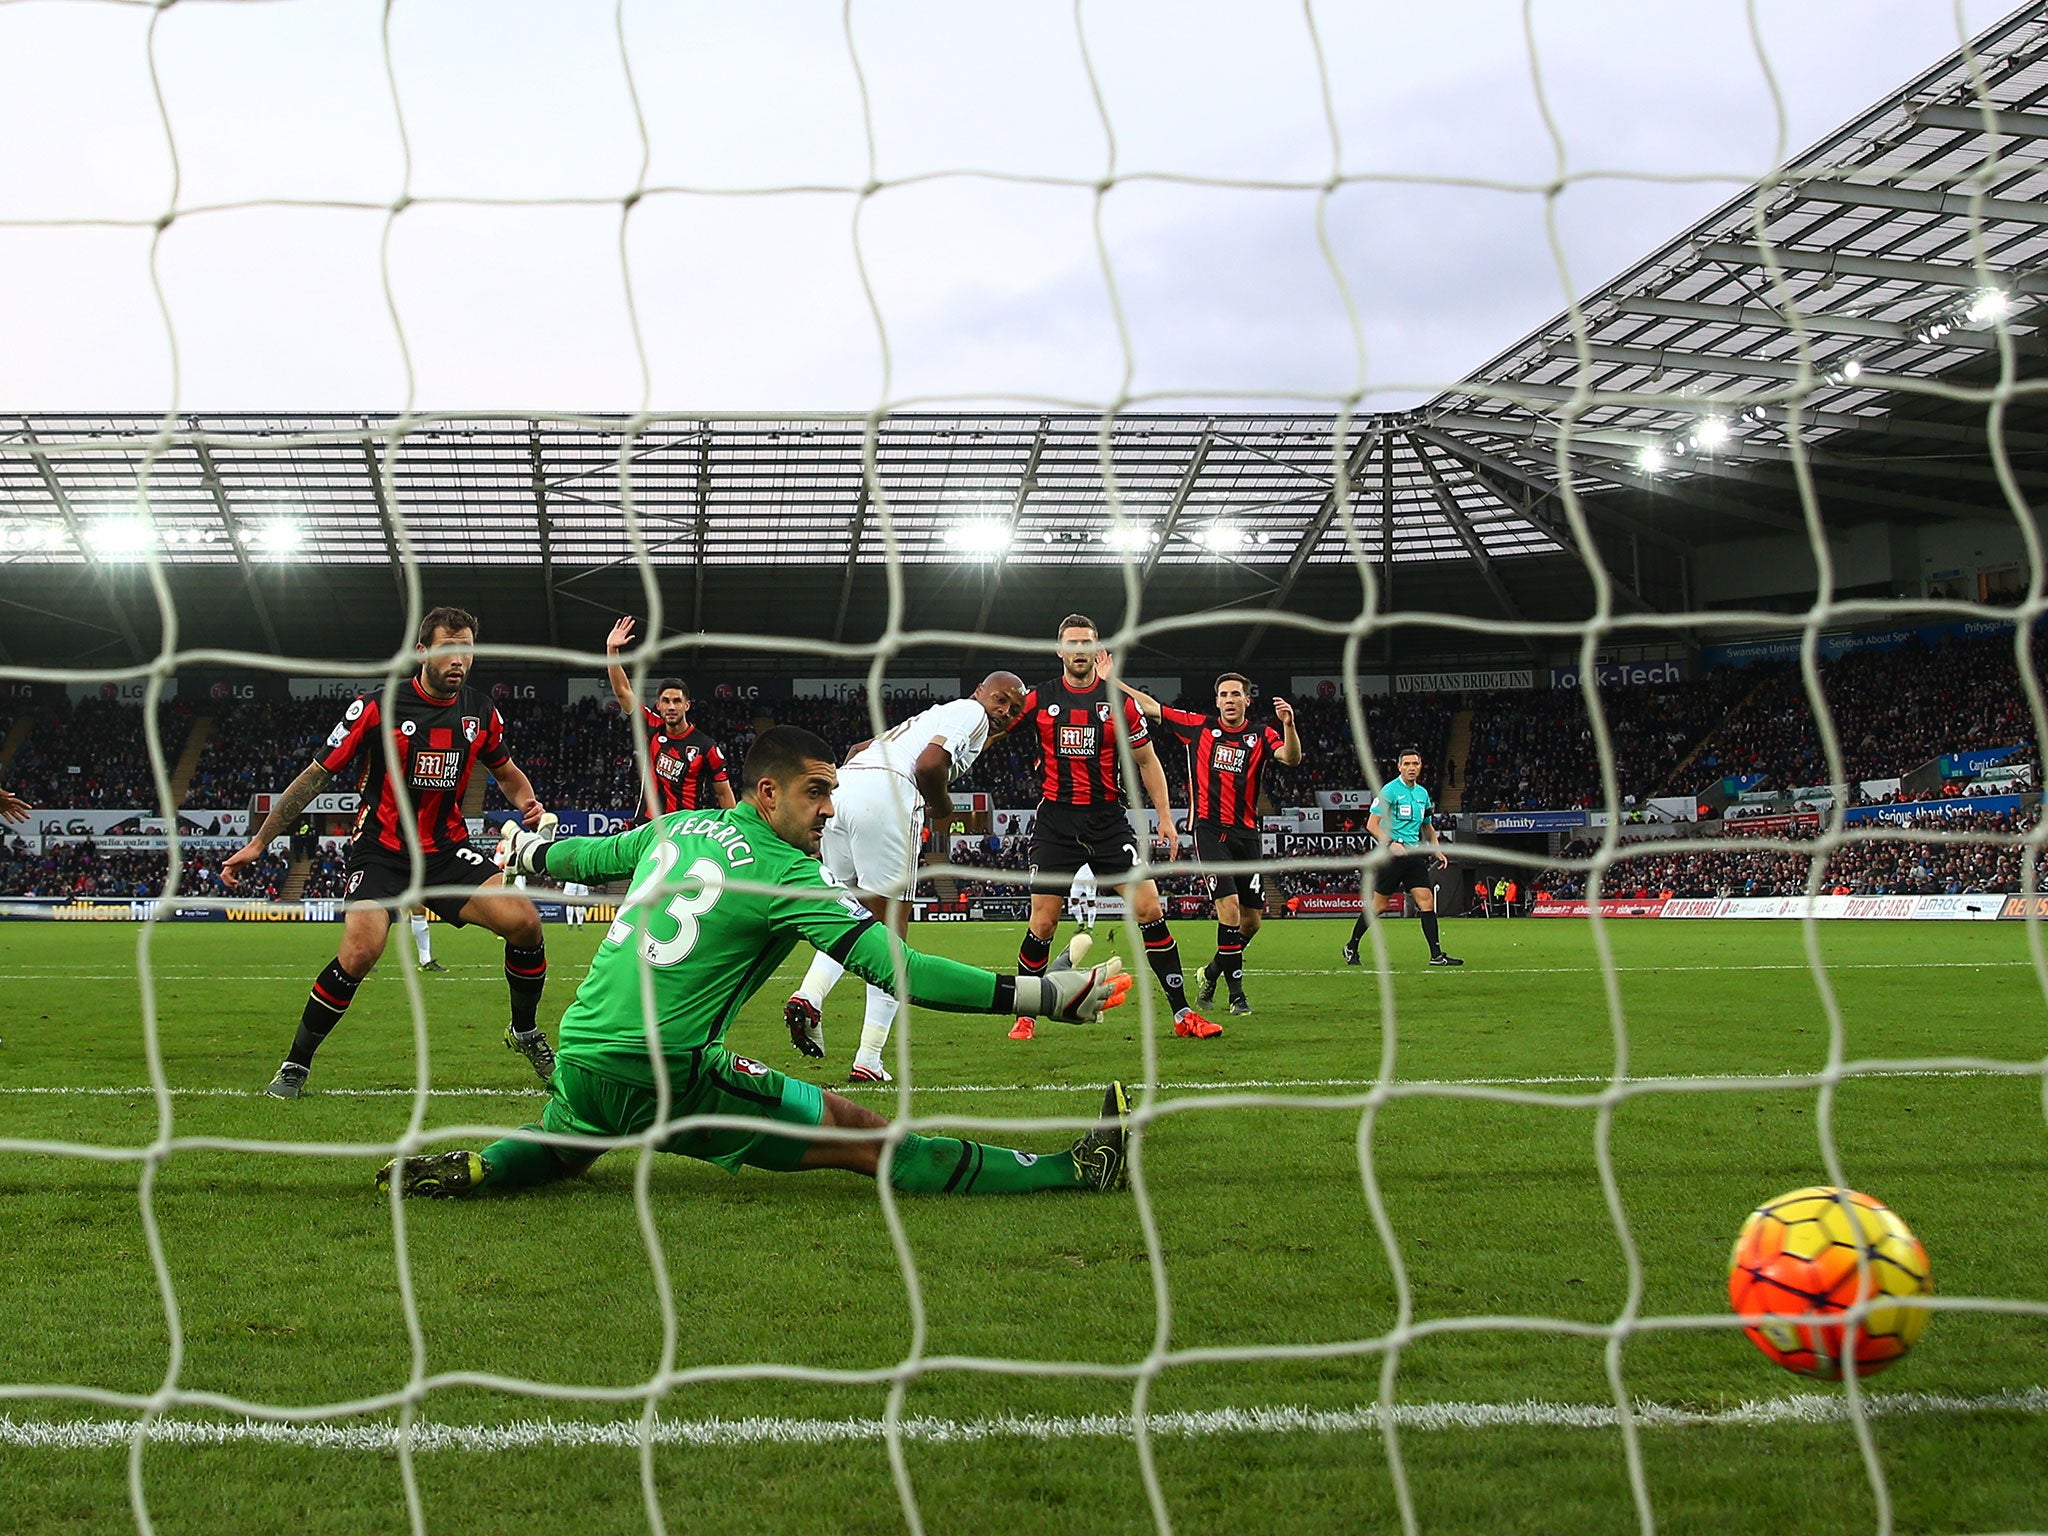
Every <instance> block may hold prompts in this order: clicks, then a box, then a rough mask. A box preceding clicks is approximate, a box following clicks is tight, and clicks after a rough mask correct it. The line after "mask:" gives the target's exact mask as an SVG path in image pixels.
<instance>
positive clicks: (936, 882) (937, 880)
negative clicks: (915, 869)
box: [932, 875, 960, 906]
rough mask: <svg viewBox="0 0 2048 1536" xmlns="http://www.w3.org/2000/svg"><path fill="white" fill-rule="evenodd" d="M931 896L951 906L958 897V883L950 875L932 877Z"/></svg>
mask: <svg viewBox="0 0 2048 1536" xmlns="http://www.w3.org/2000/svg"><path fill="white" fill-rule="evenodd" d="M932 894H933V895H934V896H936V897H938V898H939V900H941V901H943V902H945V903H946V904H947V905H948V906H951V905H952V904H953V902H954V901H955V900H956V899H957V898H958V897H959V895H960V882H959V881H958V880H955V879H954V878H953V877H952V876H951V875H934V876H932Z"/></svg>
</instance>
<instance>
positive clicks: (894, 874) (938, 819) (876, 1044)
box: [782, 672, 1024, 1083]
mask: <svg viewBox="0 0 2048 1536" xmlns="http://www.w3.org/2000/svg"><path fill="white" fill-rule="evenodd" d="M1023 713H1024V681H1023V679H1022V678H1020V677H1018V676H1017V675H1016V674H1015V673H1012V672H991V673H989V675H988V676H987V677H985V678H983V679H982V682H981V686H980V687H979V688H977V689H975V690H974V692H973V694H972V695H970V696H969V697H967V698H964V699H954V700H953V701H951V702H950V703H946V704H934V705H933V706H932V707H931V708H930V709H927V710H925V711H924V712H923V713H922V714H918V715H913V716H912V717H911V718H910V719H908V720H906V721H904V722H903V723H902V724H901V725H898V726H896V727H894V728H893V729H892V730H890V731H889V732H888V733H887V734H886V735H883V736H880V737H877V738H875V739H874V740H872V741H864V742H862V743H861V744H860V745H859V746H857V747H855V748H854V749H853V752H852V754H851V755H850V756H849V757H848V758H847V760H846V764H845V766H844V767H842V768H841V769H840V771H839V787H838V789H837V790H835V791H834V792H833V795H832V807H833V809H832V819H831V820H830V821H829V822H827V823H826V824H825V833H824V837H823V838H822V840H821V843H820V847H819V853H818V858H819V861H820V862H821V863H823V864H824V866H825V870H826V872H827V873H828V874H830V875H831V876H832V877H833V878H834V879H836V880H838V881H839V883H840V884H842V885H844V886H846V887H847V888H848V889H849V890H851V891H852V892H853V893H854V894H855V895H856V896H858V897H859V898H860V899H861V901H862V903H863V904H864V905H866V907H867V908H868V910H869V911H871V912H873V913H874V914H875V916H877V917H879V918H882V919H883V920H884V921H885V922H887V923H888V924H889V927H890V929H891V931H893V932H894V933H895V934H896V935H897V937H899V938H901V937H902V936H903V934H904V931H905V930H906V928H907V927H908V926H909V921H910V908H909V907H908V905H906V902H907V901H908V899H909V897H910V894H911V892H912V891H913V890H914V889H915V888H916V886H917V865H918V855H919V852H920V849H921V847H922V845H923V841H924V833H925V831H926V829H927V828H929V829H930V831H931V835H932V837H933V838H934V839H938V838H943V837H944V836H945V835H946V825H947V823H948V821H949V820H950V819H951V818H952V814H953V794H952V788H951V786H952V784H953V781H954V780H956V779H958V778H960V777H962V776H963V775H964V774H965V773H966V772H967V770H968V769H969V768H971V767H973V766H974V760H975V759H976V758H977V757H979V756H980V755H981V750H982V748H983V747H985V746H987V745H988V742H989V738H990V737H992V736H1000V735H1002V734H1003V733H1004V732H1006V731H1008V730H1009V729H1010V727H1012V726H1013V725H1015V724H1016V723H1017V721H1018V720H1019V719H1020V718H1021V717H1022V716H1023ZM940 846H941V847H943V846H944V845H943V844H940ZM845 974H846V967H844V966H843V965H841V964H839V962H838V961H836V960H834V959H832V958H831V957H830V956H829V955H827V954H825V953H824V952H823V951H822V950H821V951H819V953H818V955H817V956H816V958H815V959H813V960H812V961H811V968H810V970H809V971H808V972H807V973H806V974H805V976H804V983H803V985H802V986H801V987H799V988H797V990H796V991H795V993H793V994H792V995H791V997H790V999H789V1001H788V1002H787V1003H785V1004H784V1005H783V1009H782V1018H783V1022H784V1023H785V1024H787V1025H788V1026H789V1038H790V1040H791V1041H792V1042H793V1043H794V1044H795V1045H796V1048H797V1049H798V1050H800V1051H802V1052H803V1053H804V1054H805V1055H806V1056H823V1055H824V1054H825V1030H824V1009H825V998H826V995H827V994H828V993H830V992H831V990H832V988H833V987H834V986H835V985H836V984H837V983H838V981H839V978H840V977H841V976H843V975H845ZM896 1007H897V1004H896V999H895V998H894V997H892V996H890V994H889V993H887V992H885V991H883V990H882V989H881V988H880V987H877V986H873V985H870V986H869V987H868V989H867V1020H866V1023H865V1024H864V1026H863V1027H862V1029H861V1032H860V1050H859V1051H858V1052H857V1053H856V1054H855V1055H854V1058H853V1068H852V1070H851V1071H849V1072H848V1073H847V1078H848V1080H849V1081H851V1082H856V1083H886V1082H890V1081H892V1079H891V1077H890V1075H889V1071H888V1069H887V1068H886V1067H884V1066H883V1065H882V1047H883V1046H884V1045H886V1044H888V1041H889V1030H890V1028H891V1027H892V1026H893V1025H894V1024H895V1022H896Z"/></svg>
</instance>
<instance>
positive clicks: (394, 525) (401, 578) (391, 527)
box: [362, 438, 406, 608]
mask: <svg viewBox="0 0 2048 1536" xmlns="http://www.w3.org/2000/svg"><path fill="white" fill-rule="evenodd" d="M362 449H363V462H364V463H365V464H367V465H369V467H370V494H371V495H372V496H374V497H376V498H377V519H378V521H379V522H380V523H381V524H382V525H383V528H384V553H385V554H387V555H389V556H390V557H391V579H392V581H393V582H395V583H396V584H397V586H398V606H399V607H401V608H403V607H404V606H405V604H406V596H405V561H404V559H403V558H402V557H401V556H400V555H399V553H398V548H399V545H398V512H397V509H396V508H394V507H393V506H392V505H391V498H390V497H389V496H388V495H386V494H385V490H384V457H383V455H382V454H380V453H378V452H377V450H376V449H374V448H372V447H371V446H370V440H369V439H368V438H364V439H363V442H362Z"/></svg>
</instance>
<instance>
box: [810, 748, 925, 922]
mask: <svg viewBox="0 0 2048 1536" xmlns="http://www.w3.org/2000/svg"><path fill="white" fill-rule="evenodd" d="M923 831H924V800H923V798H922V797H921V796H920V795H919V794H918V792H917V786H916V785H915V784H913V783H912V782H911V781H910V780H909V779H907V778H905V777H904V776H903V775H902V774H900V773H897V772H896V771H895V770H894V769H890V768H846V769H843V770H841V772H840V775H839V787H838V788H837V789H835V790H834V791H832V819H831V820H830V821H828V822H826V823H825V835H824V838H823V840H822V844H821V846H820V847H819V850H818V860H819V862H820V863H822V864H823V865H824V866H825V868H826V869H827V870H828V871H830V873H831V875H832V877H833V878H834V879H835V880H837V881H838V882H839V883H840V884H841V885H843V886H846V887H847V888H848V889H849V890H852V891H854V892H856V893H857V894H860V895H863V896H898V897H908V896H909V895H910V893H911V891H912V890H913V889H914V888H915V887H916V885H917V855H918V848H919V846H920V844H921V841H922V835H923Z"/></svg>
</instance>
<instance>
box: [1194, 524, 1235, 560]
mask: <svg viewBox="0 0 2048 1536" xmlns="http://www.w3.org/2000/svg"><path fill="white" fill-rule="evenodd" d="M1243 545H1244V530H1243V529H1242V528H1240V527H1238V526H1237V524H1235V523H1211V524H1210V525H1209V526H1208V527H1206V528H1204V529H1203V530H1202V546H1203V547H1204V548H1205V549H1208V550H1210V551H1212V552H1214V553H1215V554H1219V555H1227V554H1229V553H1231V552H1232V551H1233V550H1236V549H1240V548H1242V547H1243Z"/></svg>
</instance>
